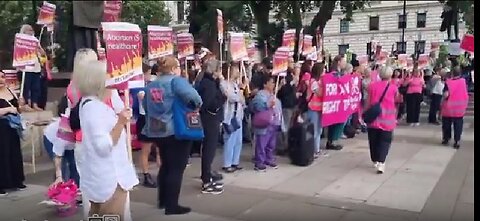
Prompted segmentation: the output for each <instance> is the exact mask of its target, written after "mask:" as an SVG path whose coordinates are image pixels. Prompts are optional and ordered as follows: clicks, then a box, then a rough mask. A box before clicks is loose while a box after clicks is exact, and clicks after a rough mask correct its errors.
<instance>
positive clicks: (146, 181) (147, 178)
mask: <svg viewBox="0 0 480 221" xmlns="http://www.w3.org/2000/svg"><path fill="white" fill-rule="evenodd" d="M143 186H144V187H147V188H157V184H155V181H153V179H152V176H151V175H150V174H149V173H144V174H143Z"/></svg>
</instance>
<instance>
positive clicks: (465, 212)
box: [451, 203, 475, 221]
mask: <svg viewBox="0 0 480 221" xmlns="http://www.w3.org/2000/svg"><path fill="white" fill-rule="evenodd" d="M474 212H475V205H473V204H471V203H458V204H457V205H456V206H455V210H454V212H453V215H452V219H451V221H473V220H474Z"/></svg>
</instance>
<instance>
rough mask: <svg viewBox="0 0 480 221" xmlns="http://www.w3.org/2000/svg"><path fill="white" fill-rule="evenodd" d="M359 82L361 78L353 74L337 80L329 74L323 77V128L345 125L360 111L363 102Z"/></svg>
mask: <svg viewBox="0 0 480 221" xmlns="http://www.w3.org/2000/svg"><path fill="white" fill-rule="evenodd" d="M359 81H360V77H359V76H356V75H351V74H348V75H344V76H342V77H340V78H337V77H335V76H333V74H331V73H328V74H325V75H324V76H323V77H322V84H323V85H322V86H323V88H324V93H323V94H324V97H323V113H322V127H326V126H330V125H333V124H338V123H345V122H346V121H347V119H348V117H349V116H350V115H351V114H353V113H354V112H357V111H358V108H359V107H360V100H361V93H360V88H359V85H360V83H359Z"/></svg>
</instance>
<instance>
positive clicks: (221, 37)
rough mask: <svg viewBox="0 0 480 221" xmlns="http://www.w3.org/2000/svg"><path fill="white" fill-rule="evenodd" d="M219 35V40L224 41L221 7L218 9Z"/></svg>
mask: <svg viewBox="0 0 480 221" xmlns="http://www.w3.org/2000/svg"><path fill="white" fill-rule="evenodd" d="M217 35H218V38H217V40H218V42H219V43H220V44H221V43H223V12H222V10H220V9H217Z"/></svg>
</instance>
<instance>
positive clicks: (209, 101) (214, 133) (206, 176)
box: [197, 59, 226, 194]
mask: <svg viewBox="0 0 480 221" xmlns="http://www.w3.org/2000/svg"><path fill="white" fill-rule="evenodd" d="M222 77H223V76H222V73H221V63H220V62H219V61H218V60H215V59H212V60H209V61H207V62H205V64H204V76H203V78H202V80H201V81H200V83H199V85H198V88H197V90H198V93H199V94H200V96H201V97H202V101H203V105H202V107H201V109H200V117H201V119H202V124H203V129H204V132H205V138H204V139H203V146H202V175H201V178H202V182H203V186H202V193H211V194H220V193H222V192H223V184H222V183H220V182H219V181H220V180H219V179H221V177H218V176H212V168H211V167H212V163H213V159H214V158H215V151H216V149H217V145H218V137H219V135H220V123H221V122H222V121H223V104H224V103H225V101H226V96H225V95H224V94H223V93H222V91H221V90H220V80H221V79H222Z"/></svg>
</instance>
